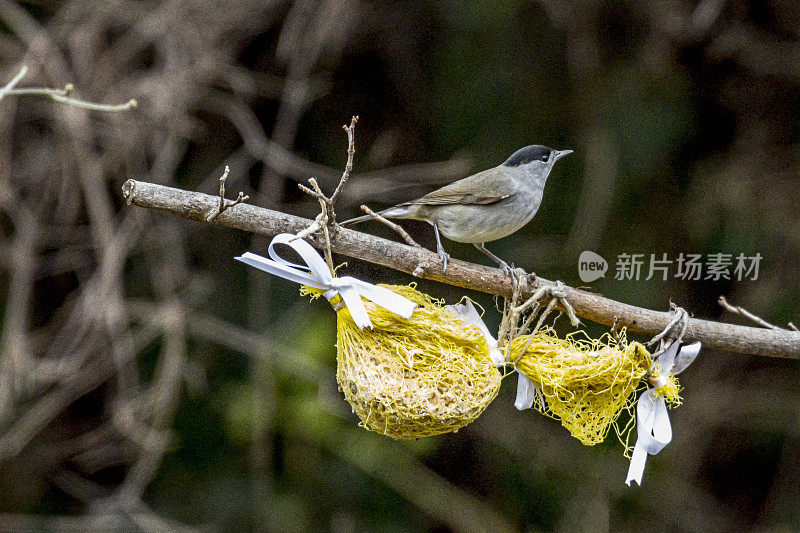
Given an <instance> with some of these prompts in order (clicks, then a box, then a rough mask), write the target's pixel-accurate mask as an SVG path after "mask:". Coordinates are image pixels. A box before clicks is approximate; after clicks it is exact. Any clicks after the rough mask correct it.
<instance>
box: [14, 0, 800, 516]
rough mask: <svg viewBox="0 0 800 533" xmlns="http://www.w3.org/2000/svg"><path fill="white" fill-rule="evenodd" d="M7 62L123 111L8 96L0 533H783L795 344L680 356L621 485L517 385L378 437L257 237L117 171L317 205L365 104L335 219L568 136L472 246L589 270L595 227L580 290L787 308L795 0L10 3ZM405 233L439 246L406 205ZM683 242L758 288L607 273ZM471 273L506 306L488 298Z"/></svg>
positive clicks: (378, 273) (792, 461)
mask: <svg viewBox="0 0 800 533" xmlns="http://www.w3.org/2000/svg"><path fill="white" fill-rule="evenodd" d="M23 64H24V65H27V66H28V67H29V68H30V72H29V74H28V76H27V77H26V78H25V79H24V80H23V82H22V83H21V85H20V86H21V87H27V86H49V87H63V86H64V84H66V83H72V84H74V85H75V87H76V94H77V96H79V97H82V98H86V99H89V100H92V101H98V102H105V103H121V102H125V101H127V100H128V99H129V98H132V97H133V98H136V99H138V101H139V107H138V108H137V109H135V110H133V111H129V112H125V113H119V114H108V113H105V114H104V113H98V112H94V111H87V110H84V109H78V108H75V107H70V106H65V105H61V104H58V103H56V102H53V101H50V100H47V99H42V98H32V97H10V96H9V97H6V98H4V99H3V100H2V101H0V139H1V140H2V142H0V251H1V252H2V253H0V273H1V274H0V323H1V324H2V327H1V329H0V529H2V530H10V531H19V530H35V531H36V530H68V529H74V530H105V529H118V530H124V531H128V530H143V531H167V530H192V529H200V530H208V531H243V530H258V531H267V530H274V531H306V530H322V531H336V532H350V531H419V530H422V531H451V530H452V531H471V530H475V531H514V530H521V531H576V530H583V531H602V530H608V529H613V530H638V529H645V530H673V531H674V530H677V531H694V530H737V531H738V530H741V529H757V530H785V531H789V530H796V529H798V528H800V485H799V484H798V483H797V481H796V479H795V475H796V472H797V470H798V468H800V432H799V431H798V419H800V397H798V394H797V389H798V383H800V366H798V364H797V362H796V361H789V360H779V359H767V358H759V357H750V356H743V355H740V354H732V353H724V352H714V351H710V350H706V351H704V352H702V353H701V355H700V357H699V358H698V360H697V361H696V362H695V363H694V365H692V367H690V368H689V369H688V370H687V371H686V372H685V373H684V374H683V375H682V376H681V381H682V384H683V385H684V387H685V391H684V393H683V396H684V398H685V402H684V405H683V406H682V407H680V408H679V409H676V410H674V411H672V413H671V419H672V423H673V427H674V431H675V437H674V440H673V442H672V444H670V445H669V446H668V447H667V448H665V449H664V451H663V452H662V453H660V454H659V455H658V456H656V457H652V458H650V460H649V461H648V464H647V469H646V472H645V477H644V487H643V488H639V487H636V486H634V487H627V486H626V485H625V484H624V480H625V474H626V471H627V466H628V461H627V460H626V459H625V458H624V457H623V447H622V445H621V444H620V443H619V442H617V440H616V439H615V438H614V437H613V436H611V437H609V438H608V439H607V441H606V442H605V443H604V444H602V445H599V446H596V447H584V446H582V445H581V444H580V443H579V442H578V441H577V440H576V439H574V438H572V437H571V436H570V435H569V433H568V432H567V431H566V430H564V429H563V428H562V427H561V426H560V424H559V423H558V422H556V421H554V420H551V419H548V418H545V417H543V416H542V415H540V414H538V413H536V412H532V411H525V412H518V411H516V410H515V409H514V407H513V397H514V392H515V380H514V379H509V380H506V382H505V383H504V384H503V387H502V390H501V393H500V396H499V397H498V398H497V400H495V401H494V402H493V403H492V404H491V405H490V406H489V408H488V409H487V411H486V412H485V414H484V415H483V416H481V418H479V419H478V420H477V421H476V422H475V423H473V424H472V425H470V426H468V427H466V428H464V429H462V430H461V431H459V432H458V434H450V435H443V436H439V437H433V438H428V439H423V440H419V441H413V442H398V441H393V440H391V439H389V438H386V437H383V436H381V435H377V434H373V433H369V432H367V431H365V430H363V429H362V428H360V427H358V425H357V419H356V417H355V415H353V414H352V413H351V412H350V409H349V406H348V405H347V404H346V403H345V401H344V399H343V397H342V395H341V394H340V393H339V392H338V391H337V385H336V381H335V346H334V343H335V318H334V316H335V315H334V313H332V312H331V310H330V309H329V308H328V306H327V305H325V304H324V303H320V302H308V301H307V299H303V298H300V297H299V295H298V287H297V286H296V285H294V284H293V283H290V282H288V281H284V280H280V279H277V278H272V277H270V276H267V275H264V274H262V273H260V272H257V271H255V270H254V269H248V268H246V267H245V266H243V265H240V264H238V263H235V262H234V261H233V260H232V258H233V256H234V255H238V254H241V253H242V252H244V251H246V250H252V251H254V252H257V253H264V252H265V251H266V245H267V244H268V240H267V239H266V238H262V237H254V236H253V235H249V234H245V233H243V232H239V231H235V230H228V229H221V228H215V227H210V226H209V225H206V224H199V223H193V222H188V221H185V220H182V219H179V218H176V217H173V216H170V215H167V214H163V213H158V212H145V211H144V210H142V209H139V208H130V207H127V206H125V205H124V201H123V200H122V198H121V192H120V187H121V185H122V184H123V182H124V181H125V180H126V179H129V178H133V179H137V180H145V181H152V182H156V183H162V184H167V185H171V186H176V187H181V188H185V189H191V190H198V191H204V192H207V193H210V194H215V193H216V190H217V186H218V185H217V180H218V178H219V176H220V175H221V174H222V171H223V168H224V166H225V165H230V167H231V174H230V177H229V179H228V189H229V196H235V194H236V192H238V191H239V190H241V191H243V192H245V194H249V195H250V198H251V200H250V202H251V203H253V204H256V205H260V206H265V207H269V208H273V209H278V210H281V211H285V212H288V213H292V214H297V215H303V216H307V217H311V218H313V216H315V215H316V214H317V212H318V205H317V203H316V202H315V201H313V200H312V199H310V198H309V197H307V196H306V195H304V194H302V193H301V192H300V191H299V190H298V188H297V182H299V181H302V182H305V180H307V179H308V178H311V177H314V178H316V179H317V180H318V181H319V182H320V184H321V185H322V188H323V189H324V190H326V191H327V192H329V193H330V192H331V191H332V188H333V187H334V186H335V184H336V183H337V181H338V178H339V176H340V174H341V171H342V168H343V166H344V163H345V159H346V147H347V139H346V136H345V134H344V132H343V131H342V125H343V124H345V123H347V122H349V119H350V116H351V115H356V114H357V115H359V116H360V118H361V119H360V121H359V123H358V125H357V127H356V132H355V139H356V156H355V170H354V174H353V176H352V177H351V180H350V182H348V184H347V186H346V187H345V190H344V191H345V192H344V195H343V197H342V198H341V199H340V202H339V205H338V212H339V213H340V217H343V218H344V217H348V216H353V215H356V214H358V213H359V210H358V206H359V205H360V204H362V203H367V204H369V205H370V206H372V207H373V208H380V207H384V206H386V205H389V204H392V203H396V202H399V201H403V200H408V199H411V198H413V197H416V196H419V195H421V194H424V193H425V192H428V191H430V190H432V189H433V188H435V187H436V186H438V185H441V184H443V183H446V182H449V181H452V180H455V179H457V178H461V177H464V176H466V175H468V174H470V173H472V172H474V171H478V170H482V169H484V168H488V167H491V166H494V165H497V164H499V163H501V162H502V161H503V160H505V159H506V158H507V157H508V155H510V154H511V153H512V152H514V151H515V150H517V149H518V148H520V147H522V146H524V145H527V144H534V143H536V144H546V145H549V146H552V147H555V148H559V149H565V148H570V149H573V150H575V154H574V155H573V156H570V157H569V158H566V159H564V160H563V161H562V162H559V164H558V165H557V166H556V168H555V170H554V172H553V174H552V175H551V177H550V180H549V182H548V184H547V189H546V191H545V199H544V202H543V204H542V207H541V209H540V210H539V213H538V214H537V216H536V218H535V219H534V221H533V222H532V223H530V224H529V225H528V226H526V227H525V228H523V230H521V231H520V232H518V233H517V234H515V235H513V236H510V237H508V238H506V239H503V240H501V241H498V242H495V243H492V244H490V245H489V247H490V248H491V249H492V250H493V251H494V252H496V253H497V254H498V255H500V256H501V257H503V258H505V259H506V260H507V261H509V262H512V261H513V262H514V263H515V264H516V265H517V266H521V267H524V268H525V269H527V270H532V271H535V272H537V273H538V274H539V275H541V276H543V277H546V278H548V279H561V280H564V281H565V282H566V283H568V284H571V285H582V283H581V281H580V279H579V278H578V270H577V261H578V256H579V254H580V253H581V252H582V251H584V250H590V251H594V252H597V253H599V254H600V255H602V256H603V257H605V258H606V259H607V260H608V261H609V263H610V267H609V268H610V270H609V273H608V274H607V275H606V277H605V278H602V279H600V280H598V281H596V282H594V283H592V284H591V288H592V290H594V291H597V292H601V293H603V294H605V295H606V296H609V297H612V298H614V299H618V300H622V301H625V302H627V303H631V304H635V305H639V306H644V307H649V308H653V309H660V310H666V309H668V306H669V301H670V299H672V300H673V301H675V302H676V303H678V304H680V305H682V306H684V307H686V309H687V310H689V311H690V312H691V313H693V314H694V315H695V316H698V317H704V318H711V319H716V318H720V317H721V315H722V310H721V309H720V308H719V306H718V305H717V298H718V297H719V296H720V295H726V296H727V297H728V298H729V299H730V300H731V301H732V302H734V303H736V304H739V305H743V306H745V307H747V308H748V309H749V310H750V311H753V312H754V313H756V314H759V315H761V316H763V317H764V318H765V319H767V320H770V321H772V322H775V323H778V324H781V325H784V324H786V322H788V321H790V320H794V321H795V322H796V323H797V320H799V319H800V312H799V311H798V301H800V268H798V267H797V261H798V257H800V207H798V201H799V200H800V187H799V186H798V185H799V184H800V181H798V171H799V170H800V151H798V147H800V144H799V143H800V7H798V4H797V2H795V1H794V0H763V1H762V0H759V1H756V0H752V1H726V0H702V1H700V2H698V1H695V0H647V1H643V2H642V1H634V0H616V1H602V0H577V1H570V2H562V1H558V0H540V1H523V0H514V1H506V2H492V1H486V0H484V1H471V2H457V1H454V0H450V1H439V2H437V1H433V0H409V1H406V2H378V1H370V0H299V1H296V2H290V1H281V0H273V1H270V0H258V1H255V0H236V1H233V0H222V1H218V2H203V1H199V0H169V1H156V0H136V1H135V0H112V1H100V0H98V1H90V0H83V1H81V0H72V1H69V0H64V1H25V2H15V1H12V0H0V73H2V81H0V84H5V83H6V82H7V81H10V80H11V78H13V77H14V75H15V74H16V73H17V72H19V69H20V68H21V66H22V65H23ZM405 226H406V229H407V230H408V231H409V232H410V233H411V234H412V235H413V236H414V237H415V238H417V239H418V240H419V242H421V243H422V244H424V245H426V246H428V247H433V243H434V241H433V235H432V232H431V231H430V228H429V226H427V225H425V224H416V223H408V224H405ZM361 229H363V230H365V231H369V232H374V233H376V234H379V235H384V236H387V237H389V238H394V239H396V236H395V235H393V234H391V233H389V232H387V231H386V228H384V227H382V226H380V225H378V224H374V223H369V224H367V225H364V226H362V228H361ZM445 246H446V247H447V249H448V250H449V251H450V253H451V254H453V255H454V256H455V257H458V258H461V259H466V260H472V261H476V262H481V263H486V262H487V260H486V258H484V257H482V256H480V254H479V253H478V252H477V251H476V250H474V249H473V248H472V247H471V246H470V245H459V244H457V243H452V242H446V243H445ZM681 252H683V253H700V254H709V253H730V254H739V253H743V254H745V255H747V256H754V255H755V254H757V253H760V254H762V256H763V259H762V261H761V263H760V271H759V276H758V279H757V280H751V279H746V280H742V281H737V280H736V279H735V278H734V279H732V280H725V279H721V280H717V281H714V280H705V279H701V280H684V279H681V278H676V277H675V276H674V275H670V277H669V279H668V280H667V281H664V280H662V279H661V277H660V276H659V275H656V276H655V277H654V278H653V279H651V280H649V281H646V280H644V279H641V280H639V281H635V280H632V281H623V280H615V279H614V275H613V274H614V269H615V258H616V257H617V256H618V255H619V254H622V253H642V254H646V257H649V255H650V254H656V255H657V256H658V257H661V254H664V253H666V254H668V256H669V257H670V258H672V259H674V258H675V257H677V255H678V254H679V253H681ZM337 259H338V260H339V262H341V261H344V260H345V258H341V257H339V258H337ZM645 269H646V266H645ZM346 271H347V272H348V273H349V274H352V275H356V276H359V277H362V278H364V279H367V280H370V281H374V282H391V283H405V282H409V281H411V278H410V277H408V276H405V275H402V274H399V273H397V272H394V271H391V270H388V269H383V268H378V267H375V266H372V265H368V264H364V263H360V262H358V261H353V260H350V261H349V263H348V266H347V267H346ZM674 273H675V271H674V270H672V271H671V274H674ZM644 277H645V276H644V275H643V276H642V278H644ZM420 287H421V288H422V289H423V290H425V291H426V292H429V293H430V294H433V295H434V296H437V297H442V298H446V299H447V300H448V301H449V302H454V301H456V300H458V299H459V298H460V297H461V296H462V295H463V294H464V291H462V290H457V289H455V288H452V287H448V286H445V285H441V284H435V283H431V282H420ZM467 294H469V296H471V297H473V298H475V299H476V300H477V301H478V302H480V303H481V304H483V305H484V307H485V308H486V309H487V313H486V320H487V321H488V322H489V324H490V326H491V327H496V326H497V324H498V322H499V318H500V316H499V313H498V312H496V310H495V305H496V302H495V301H494V300H493V298H491V297H489V296H487V295H484V294H477V293H467ZM722 318H723V319H725V320H731V321H734V322H741V320H737V319H736V317H731V316H724V317H722ZM566 325H567V324H566V321H563V320H562V321H559V323H558V326H559V328H560V330H561V331H563V332H567V331H569V329H568V328H567V327H566ZM589 330H590V331H591V332H592V333H593V334H601V333H603V332H604V331H606V329H605V328H603V327H601V326H598V325H591V324H590V325H589ZM638 340H646V339H644V338H640V339H638Z"/></svg>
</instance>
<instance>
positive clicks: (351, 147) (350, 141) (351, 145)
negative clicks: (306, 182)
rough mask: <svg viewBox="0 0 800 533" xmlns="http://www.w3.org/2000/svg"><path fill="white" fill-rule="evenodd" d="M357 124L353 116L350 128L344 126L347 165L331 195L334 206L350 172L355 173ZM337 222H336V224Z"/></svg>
mask: <svg viewBox="0 0 800 533" xmlns="http://www.w3.org/2000/svg"><path fill="white" fill-rule="evenodd" d="M356 122H358V115H355V116H353V118H351V119H350V125H349V126H343V127H344V131H346V132H347V164H346V165H345V167H344V172H343V173H342V179H340V180H339V185H337V186H336V190H335V191H333V194H332V195H331V200H330V203H331V204H333V203H334V202H335V201H336V199H337V198H338V197H339V193H341V192H342V187H344V184H345V183H347V179H348V178H349V177H350V172H352V171H353V156H354V155H355V153H356V145H355V139H354V135H353V134H354V132H355V129H356ZM335 221H336V220H334V222H335Z"/></svg>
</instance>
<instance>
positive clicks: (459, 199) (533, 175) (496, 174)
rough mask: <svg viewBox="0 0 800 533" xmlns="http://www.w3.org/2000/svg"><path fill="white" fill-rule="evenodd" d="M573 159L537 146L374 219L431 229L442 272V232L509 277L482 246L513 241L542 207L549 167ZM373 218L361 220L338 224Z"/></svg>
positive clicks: (504, 266)
mask: <svg viewBox="0 0 800 533" xmlns="http://www.w3.org/2000/svg"><path fill="white" fill-rule="evenodd" d="M571 153H572V150H553V149H551V148H548V147H547V146H541V145H538V144H535V145H531V146H526V147H525V148H521V149H519V150H517V151H516V152H514V153H513V154H512V155H511V157H509V158H508V159H506V161H505V162H504V163H503V164H502V165H499V166H496V167H494V168H490V169H488V170H484V171H483V172H478V173H477V174H473V175H472V176H469V177H466V178H464V179H461V180H458V181H456V182H454V183H451V184H450V185H445V186H444V187H442V188H441V189H436V190H435V191H433V192H430V193H428V194H426V195H425V196H423V197H422V198H418V199H417V200H412V201H410V202H405V203H402V204H398V205H396V206H394V207H390V208H388V209H384V210H383V211H380V212H379V213H378V214H380V215H382V216H384V217H386V218H399V219H402V218H408V219H413V220H424V221H425V222H428V223H429V224H431V225H433V230H434V232H435V233H436V250H437V252H438V254H439V257H441V258H442V270H447V260H448V258H449V257H450V256H449V255H448V253H447V252H445V251H444V248H443V247H442V240H441V237H440V236H439V233H440V232H441V234H442V235H444V236H445V237H447V238H448V239H450V240H453V241H456V242H468V243H472V244H474V245H475V247H476V248H477V249H478V250H480V251H481V252H483V253H484V254H486V255H487V256H489V257H491V258H492V259H493V260H494V261H496V262H497V264H498V265H499V266H500V268H502V269H503V270H504V271H506V272H507V273H508V274H509V275H512V276H513V272H512V269H511V267H509V266H508V264H507V263H506V262H505V261H503V260H502V259H500V258H499V257H497V256H496V255H494V254H493V253H492V252H490V251H489V250H487V249H486V247H485V246H484V243H486V242H489V241H494V240H497V239H502V238H503V237H506V236H508V235H511V234H512V233H514V232H515V231H517V230H518V229H520V228H521V227H522V226H524V225H525V224H527V223H528V222H529V221H530V220H531V219H532V218H533V215H535V214H536V211H537V210H538V209H539V206H540V205H541V203H542V194H543V192H544V184H545V182H546V181H547V177H548V176H549V175H550V171H551V170H552V169H553V165H554V164H555V162H556V161H558V160H559V159H561V158H562V157H564V156H565V155H567V154H571ZM371 218H372V217H371V216H369V215H366V216H361V217H357V218H352V219H350V220H346V221H344V222H342V224H343V225H347V224H355V223H358V222H363V221H365V220H370V219H371Z"/></svg>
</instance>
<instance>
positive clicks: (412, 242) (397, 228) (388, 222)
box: [361, 205, 422, 248]
mask: <svg viewBox="0 0 800 533" xmlns="http://www.w3.org/2000/svg"><path fill="white" fill-rule="evenodd" d="M361 210H362V211H364V212H365V213H366V214H368V215H369V216H371V217H372V218H374V219H375V220H377V221H378V222H381V223H383V224H386V225H387V226H389V227H390V228H391V229H392V230H394V231H396V232H397V233H398V235H400V236H401V237H402V238H403V240H404V241H406V242H407V243H408V244H409V246H417V247H419V248H422V246H420V245H419V244H417V242H416V241H415V240H414V239H412V238H411V235H409V234H408V233H406V230H404V229H403V228H402V227H400V225H399V224H395V223H394V222H392V221H391V220H389V219H387V218H385V217H382V216H380V215H379V214H378V213H376V212H375V211H373V210H372V209H370V208H369V207H367V206H366V205H362V206H361Z"/></svg>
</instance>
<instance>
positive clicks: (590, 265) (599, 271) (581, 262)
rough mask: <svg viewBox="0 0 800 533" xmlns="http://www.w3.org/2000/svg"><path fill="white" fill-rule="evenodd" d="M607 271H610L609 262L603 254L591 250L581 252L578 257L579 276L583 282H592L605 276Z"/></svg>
mask: <svg viewBox="0 0 800 533" xmlns="http://www.w3.org/2000/svg"><path fill="white" fill-rule="evenodd" d="M606 272H608V262H607V261H606V260H605V259H603V257H602V256H600V255H598V254H596V253H594V252H590V251H589V250H586V251H583V252H581V255H580V257H578V276H580V278H581V281H582V282H584V283H591V282H592V281H595V280H597V279H599V278H602V277H604V276H605V275H606Z"/></svg>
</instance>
